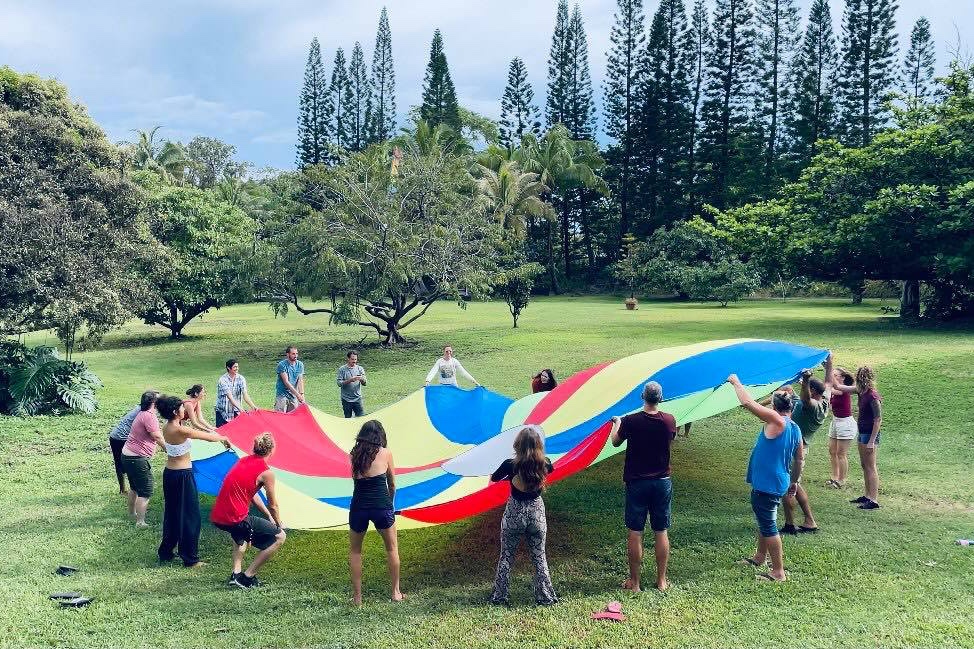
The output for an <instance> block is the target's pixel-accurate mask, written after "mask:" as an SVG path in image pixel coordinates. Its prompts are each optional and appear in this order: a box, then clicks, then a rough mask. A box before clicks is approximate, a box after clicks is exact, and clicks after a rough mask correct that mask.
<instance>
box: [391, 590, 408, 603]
mask: <svg viewBox="0 0 974 649" xmlns="http://www.w3.org/2000/svg"><path fill="white" fill-rule="evenodd" d="M404 599H406V595H405V594H403V592H402V591H401V590H397V591H395V592H394V593H393V594H392V601H394V602H401V601H402V600H404Z"/></svg>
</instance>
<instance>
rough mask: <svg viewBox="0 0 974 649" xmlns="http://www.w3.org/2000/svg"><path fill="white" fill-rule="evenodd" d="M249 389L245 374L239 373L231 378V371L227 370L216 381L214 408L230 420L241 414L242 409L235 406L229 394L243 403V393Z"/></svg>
mask: <svg viewBox="0 0 974 649" xmlns="http://www.w3.org/2000/svg"><path fill="white" fill-rule="evenodd" d="M246 391H247V379H245V378H244V377H243V374H237V376H236V377H234V378H230V373H229V372H227V373H226V374H224V375H223V376H221V377H220V380H219V381H217V383H216V403H215V404H213V409H214V411H216V412H217V413H218V414H221V415H222V416H223V419H225V420H227V421H229V420H231V419H233V418H234V417H236V416H237V415H238V414H240V409H239V408H235V407H234V406H233V404H232V403H230V399H228V398H227V395H228V394H229V395H231V396H232V397H233V399H234V401H236V402H237V403H241V401H242V400H243V395H244V393H245V392H246Z"/></svg>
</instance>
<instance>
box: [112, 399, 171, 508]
mask: <svg viewBox="0 0 974 649" xmlns="http://www.w3.org/2000/svg"><path fill="white" fill-rule="evenodd" d="M158 398H159V393H158V392H156V391H154V390H149V391H148V392H143V393H142V399H141V400H140V402H139V405H137V406H135V407H134V408H132V409H131V410H129V411H128V412H127V413H125V416H124V417H122V418H121V419H120V420H119V422H118V423H117V424H115V427H114V428H112V430H111V432H109V433H108V447H109V448H110V449H112V460H113V462H114V463H115V478H116V479H118V493H120V494H122V495H127V494H128V489H126V488H125V467H123V466H122V449H123V448H124V447H125V442H127V441H128V439H129V434H130V433H131V432H132V424H134V423H135V418H136V417H138V416H139V413H140V412H142V405H143V404H146V403H155V400H156V399H158ZM129 513H131V511H130V512H129Z"/></svg>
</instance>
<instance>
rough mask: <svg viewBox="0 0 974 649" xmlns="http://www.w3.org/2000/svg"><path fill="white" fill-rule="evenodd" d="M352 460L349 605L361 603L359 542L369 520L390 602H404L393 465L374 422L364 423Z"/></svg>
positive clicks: (383, 434) (377, 423)
mask: <svg viewBox="0 0 974 649" xmlns="http://www.w3.org/2000/svg"><path fill="white" fill-rule="evenodd" d="M349 455H350V456H351V458H352V479H353V480H354V482H355V485H354V489H353V491H352V504H351V506H350V507H349V512H348V527H349V530H350V532H349V542H350V548H349V554H348V563H349V565H350V567H351V571H352V602H353V603H354V604H355V605H356V606H359V605H361V604H362V541H364V540H365V532H366V530H368V529H369V521H372V523H373V524H374V525H375V529H376V530H378V532H379V534H381V535H382V541H383V542H384V543H385V546H386V561H387V563H388V564H389V579H390V581H391V582H392V601H394V602H398V601H401V600H403V599H405V597H406V596H405V595H403V594H402V591H401V590H399V541H398V538H397V536H396V514H395V510H394V508H393V504H392V503H393V499H394V497H395V495H396V477H395V466H394V464H393V461H392V452H391V451H390V450H389V449H387V448H386V431H385V429H383V428H382V424H381V423H379V422H378V421H375V420H374V419H373V420H371V421H367V422H365V424H363V425H362V428H361V430H359V433H358V437H356V438H355V446H354V447H352V452H351V453H349Z"/></svg>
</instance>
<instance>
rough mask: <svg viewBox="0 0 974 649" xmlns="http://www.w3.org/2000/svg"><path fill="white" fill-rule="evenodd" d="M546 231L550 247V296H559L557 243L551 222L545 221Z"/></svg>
mask: <svg viewBox="0 0 974 649" xmlns="http://www.w3.org/2000/svg"><path fill="white" fill-rule="evenodd" d="M545 225H546V227H545V231H546V236H545V239H546V240H547V246H548V281H549V284H548V294H549V295H551V294H554V295H558V275H557V273H556V272H555V242H554V235H553V233H552V228H551V221H545Z"/></svg>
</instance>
